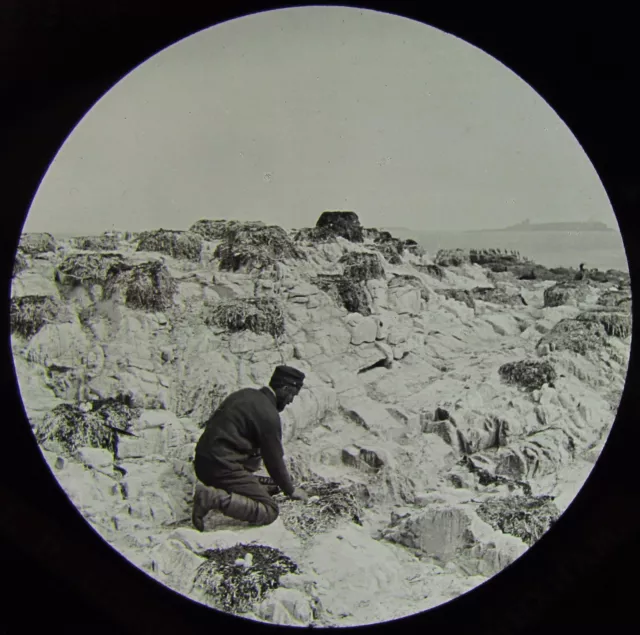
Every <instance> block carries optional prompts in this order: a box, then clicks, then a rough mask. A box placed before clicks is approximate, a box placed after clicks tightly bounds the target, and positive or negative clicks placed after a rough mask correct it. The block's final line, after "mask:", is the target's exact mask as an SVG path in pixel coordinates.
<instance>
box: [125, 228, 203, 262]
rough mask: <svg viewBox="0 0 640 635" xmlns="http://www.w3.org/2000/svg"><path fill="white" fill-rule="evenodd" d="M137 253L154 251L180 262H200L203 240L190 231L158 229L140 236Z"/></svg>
mask: <svg viewBox="0 0 640 635" xmlns="http://www.w3.org/2000/svg"><path fill="white" fill-rule="evenodd" d="M137 251H154V252H158V253H162V254H166V255H167V256H171V257H172V258H176V259H179V260H191V261H193V262H199V261H200V256H201V254H202V238H201V236H199V235H198V234H195V233H193V232H189V231H188V232H183V231H169V230H166V229H157V230H153V231H147V232H143V233H142V234H140V236H139V237H138V248H137Z"/></svg>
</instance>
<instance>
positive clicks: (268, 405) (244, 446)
mask: <svg viewBox="0 0 640 635" xmlns="http://www.w3.org/2000/svg"><path fill="white" fill-rule="evenodd" d="M259 453H260V454H262V460H263V461H264V466H265V468H266V469H267V472H269V475H270V476H271V478H272V479H273V480H274V481H275V483H276V485H277V486H278V487H279V488H280V489H281V490H282V491H283V492H284V493H285V494H287V495H290V494H291V493H293V490H294V486H293V483H292V481H291V477H290V476H289V472H288V470H287V467H286V465H285V464H284V459H283V455H284V451H283V449H282V422H281V420H280V413H279V412H278V410H277V408H276V398H275V395H274V394H273V393H272V392H271V390H269V388H260V389H259V390H257V389H255V388H243V389H242V390H238V391H236V392H234V393H232V394H231V395H229V396H228V397H227V398H226V399H225V400H224V401H223V402H222V403H221V404H220V406H219V407H218V409H217V410H216V411H215V412H214V413H213V416H212V417H211V419H209V421H208V422H207V424H206V426H205V430H204V432H203V433H202V436H201V437H200V440H199V441H198V443H197V445H196V454H197V455H199V456H202V457H203V458H205V459H208V460H209V461H211V462H213V463H214V464H216V465H219V466H220V467H221V468H222V469H229V470H237V469H238V468H239V467H242V466H243V465H244V464H245V463H246V462H247V461H248V460H249V458H250V457H252V456H255V455H256V454H259Z"/></svg>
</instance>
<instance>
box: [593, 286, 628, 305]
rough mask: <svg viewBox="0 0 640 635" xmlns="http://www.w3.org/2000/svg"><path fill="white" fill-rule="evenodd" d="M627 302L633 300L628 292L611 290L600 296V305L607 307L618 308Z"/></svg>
mask: <svg viewBox="0 0 640 635" xmlns="http://www.w3.org/2000/svg"><path fill="white" fill-rule="evenodd" d="M627 300H631V294H630V293H629V292H628V291H623V290H617V289H609V290H607V291H604V292H603V293H602V294H601V295H600V297H599V298H598V304H599V305H600V306H605V307H616V306H619V305H620V304H621V303H622V302H625V301H627Z"/></svg>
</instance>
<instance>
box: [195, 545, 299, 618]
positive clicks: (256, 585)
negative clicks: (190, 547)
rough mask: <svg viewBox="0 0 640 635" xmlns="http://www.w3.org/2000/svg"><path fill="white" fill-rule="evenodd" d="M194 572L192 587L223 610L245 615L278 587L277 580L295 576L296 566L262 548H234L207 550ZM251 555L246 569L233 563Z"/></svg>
mask: <svg viewBox="0 0 640 635" xmlns="http://www.w3.org/2000/svg"><path fill="white" fill-rule="evenodd" d="M202 555H203V556H204V557H205V558H207V560H206V561H205V562H203V563H202V564H201V565H200V566H199V567H198V569H197V571H196V575H195V580H194V586H195V587H196V588H199V589H201V590H202V591H203V592H204V593H205V594H206V595H207V596H208V597H209V598H211V599H212V600H213V603H214V604H215V605H216V606H217V607H218V608H220V609H222V610H223V611H228V612H231V613H246V612H247V611H249V610H251V608H252V607H253V606H254V605H255V604H257V603H259V602H260V601H262V600H263V599H264V598H265V597H266V595H267V593H269V591H272V590H274V589H277V588H278V587H279V586H280V578H281V577H282V576H283V575H286V574H288V573H297V572H298V570H299V569H298V565H297V564H296V563H295V562H294V561H293V560H291V558H289V557H288V556H286V555H285V554H284V553H282V552H281V551H279V550H278V549H274V548H273V547H267V546H265V545H255V544H249V545H243V544H240V545H235V546H234V547H230V548H227V549H211V550H207V551H205V552H204V553H203V554H202ZM248 555H250V556H251V564H250V566H246V567H245V566H243V565H242V564H236V562H238V561H239V560H244V561H246V560H245V559H246V558H247V556H248Z"/></svg>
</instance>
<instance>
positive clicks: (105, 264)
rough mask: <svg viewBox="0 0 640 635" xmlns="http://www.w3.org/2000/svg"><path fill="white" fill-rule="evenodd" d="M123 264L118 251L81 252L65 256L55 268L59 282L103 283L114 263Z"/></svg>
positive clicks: (77, 283) (73, 284)
mask: <svg viewBox="0 0 640 635" xmlns="http://www.w3.org/2000/svg"><path fill="white" fill-rule="evenodd" d="M121 264H124V258H123V256H122V255H121V254H119V253H82V254H71V255H70V256H67V257H66V258H65V259H64V260H63V261H62V262H61V263H60V264H59V265H58V267H57V269H56V281H57V282H58V283H59V284H70V285H71V286H77V285H91V284H104V283H105V282H106V281H107V278H108V276H109V271H110V270H111V268H112V267H113V266H114V265H121Z"/></svg>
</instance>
